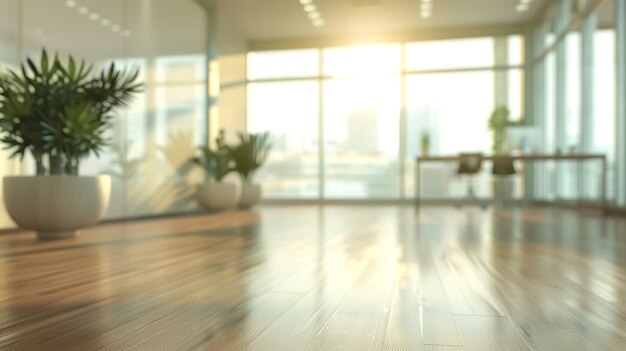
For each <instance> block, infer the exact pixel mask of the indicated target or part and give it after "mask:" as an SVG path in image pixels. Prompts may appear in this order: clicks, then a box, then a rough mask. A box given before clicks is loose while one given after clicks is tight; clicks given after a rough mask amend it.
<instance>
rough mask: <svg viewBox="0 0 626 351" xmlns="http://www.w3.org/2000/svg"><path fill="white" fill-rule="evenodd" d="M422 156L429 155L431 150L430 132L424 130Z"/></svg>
mask: <svg viewBox="0 0 626 351" xmlns="http://www.w3.org/2000/svg"><path fill="white" fill-rule="evenodd" d="M421 144H422V156H423V157H427V156H428V154H429V152H430V133H428V132H422V139H421Z"/></svg>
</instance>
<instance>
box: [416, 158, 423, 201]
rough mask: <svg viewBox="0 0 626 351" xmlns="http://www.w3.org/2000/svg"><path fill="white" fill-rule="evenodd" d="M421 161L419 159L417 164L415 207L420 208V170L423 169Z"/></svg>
mask: <svg viewBox="0 0 626 351" xmlns="http://www.w3.org/2000/svg"><path fill="white" fill-rule="evenodd" d="M420 166H421V163H420V161H419V159H418V160H417V164H416V165H415V208H416V209H418V210H419V208H420V199H421V197H422V194H421V191H420V188H421V187H420V185H421V184H420V170H421V167H420Z"/></svg>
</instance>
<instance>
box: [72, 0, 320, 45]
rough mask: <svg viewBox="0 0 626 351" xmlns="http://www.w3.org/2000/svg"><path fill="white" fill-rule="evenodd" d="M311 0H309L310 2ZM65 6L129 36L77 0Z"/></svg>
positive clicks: (126, 31)
mask: <svg viewBox="0 0 626 351" xmlns="http://www.w3.org/2000/svg"><path fill="white" fill-rule="evenodd" d="M306 1H307V0H300V2H306ZM312 1H313V0H309V2H312ZM64 2H65V6H66V7H68V8H71V9H77V11H78V13H80V14H81V15H84V16H87V18H89V19H90V20H92V21H94V22H96V23H100V25H101V26H102V27H105V28H109V29H110V30H111V31H112V32H115V33H120V34H121V35H123V36H125V37H130V36H131V35H132V32H131V31H130V30H129V29H125V28H123V27H122V26H121V25H119V24H115V23H112V22H111V21H110V20H109V19H107V18H104V17H102V16H100V15H99V14H98V13H96V12H93V11H90V10H89V8H88V7H86V6H81V5H80V4H79V2H78V1H77V0H65V1H64Z"/></svg>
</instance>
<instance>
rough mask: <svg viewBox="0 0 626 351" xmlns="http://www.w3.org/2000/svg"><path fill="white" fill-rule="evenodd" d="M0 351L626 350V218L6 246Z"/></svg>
mask: <svg viewBox="0 0 626 351" xmlns="http://www.w3.org/2000/svg"><path fill="white" fill-rule="evenodd" d="M0 260H1V262H0V349H1V350H271V351H275V350H288V351H291V350H335V349H342V350H357V351H360V350H441V351H444V350H446V351H453V350H454V351H458V350H498V351H503V350H527V349H537V350H626V220H625V219H620V218H617V217H613V218H603V217H601V216H599V215H597V214H593V213H580V212H574V211H569V210H555V209H532V210H531V209H526V210H497V211H494V210H486V211H481V210H479V209H466V210H456V209H452V208H444V207H440V208H425V209H423V210H422V211H421V212H420V213H419V215H418V214H416V212H415V211H414V210H413V209H412V208H411V207H402V206H379V207H376V206H361V207H358V206H326V207H319V206H295V207H265V208H262V209H259V210H258V211H256V212H231V213H224V214H218V215H206V216H192V217H184V218H175V219H162V220H152V221H143V222H131V223H117V224H109V225H104V226H101V227H98V228H94V229H90V230H87V231H85V232H83V234H82V236H81V237H79V238H77V239H72V240H66V241H58V242H43V243H40V242H36V241H35V240H34V234H32V233H23V234H18V235H14V234H9V235H3V236H1V237H0Z"/></svg>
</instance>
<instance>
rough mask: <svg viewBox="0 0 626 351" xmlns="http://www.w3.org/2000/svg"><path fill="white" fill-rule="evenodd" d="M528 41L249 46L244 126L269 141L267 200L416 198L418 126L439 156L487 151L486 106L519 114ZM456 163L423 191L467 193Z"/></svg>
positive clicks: (436, 172) (435, 172)
mask: <svg viewBox="0 0 626 351" xmlns="http://www.w3.org/2000/svg"><path fill="white" fill-rule="evenodd" d="M523 47H524V40H523V38H522V37H521V36H509V37H498V38H492V37H485V38H471V39H455V40H443V41H429V42H415V43H405V44H384V45H368V46H355V47H334V48H324V49H307V50H286V51H270V52H252V53H250V54H249V55H248V70H249V73H248V79H249V80H250V83H249V84H248V129H249V130H250V131H253V132H260V131H269V132H270V133H271V135H272V138H273V144H274V150H273V154H272V156H271V159H270V161H269V162H268V165H267V167H265V168H264V169H263V171H261V172H260V173H259V179H260V181H261V182H262V183H263V184H264V187H265V189H267V191H266V196H267V197H268V198H283V199H284V198H287V199H298V198H305V199H307V198H325V199H398V198H410V197H413V196H414V194H415V187H414V177H415V172H414V168H415V158H416V157H417V156H419V155H420V153H421V149H420V143H421V142H420V140H421V135H422V134H423V133H429V135H430V139H431V147H430V150H431V153H433V154H439V155H454V154H457V153H459V152H463V151H478V152H483V153H489V152H490V145H491V142H490V135H489V132H488V130H487V120H488V118H489V115H490V114H491V111H492V110H493V109H494V108H495V107H496V106H497V105H507V106H508V107H509V108H510V110H511V113H512V116H513V118H516V119H517V118H520V117H523V115H524V111H523V106H524V104H523V93H522V92H523V85H524V78H523V77H524V71H523V68H522V64H523V55H524V50H523ZM459 52H463V53H464V54H463V55H458V53H459ZM403 53H404V57H403V56H402V55H403ZM277 62H278V64H277ZM403 62H404V67H403V66H402V63H403ZM296 63H297V64H296ZM320 127H321V128H320ZM437 167H438V168H437ZM454 168H455V167H454V165H452V166H451V165H445V166H443V167H442V166H436V169H428V170H425V173H428V174H430V175H432V177H433V182H432V183H430V184H434V185H433V186H432V187H429V189H428V190H429V192H428V194H426V195H428V196H432V197H444V198H445V197H452V198H458V197H460V196H463V195H464V191H465V188H464V183H462V182H461V181H460V180H458V179H456V178H455V177H454ZM487 168H488V167H485V171H486V172H485V175H483V176H482V177H481V179H482V181H481V184H480V186H479V188H480V189H481V190H480V195H482V196H485V197H486V196H490V186H489V185H488V184H489V183H488V179H489V176H488V175H487V173H488V171H489V169H487ZM428 174H427V176H428Z"/></svg>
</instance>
